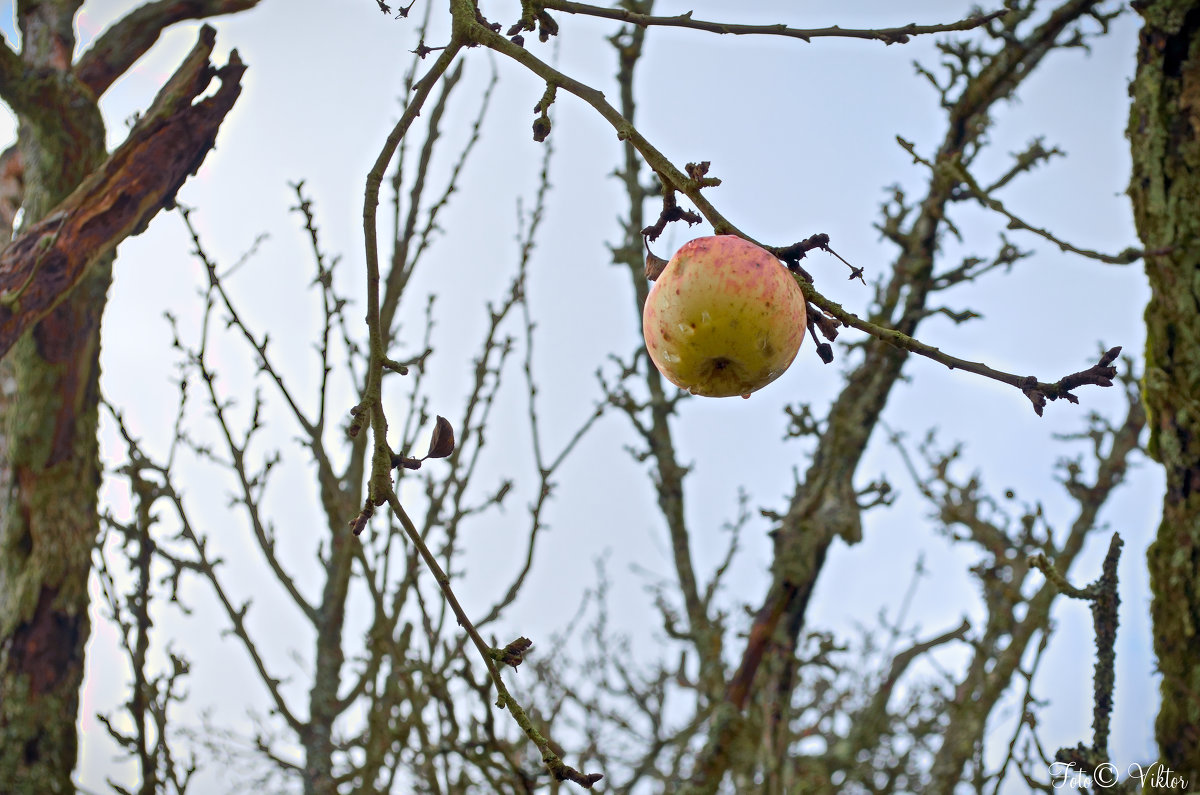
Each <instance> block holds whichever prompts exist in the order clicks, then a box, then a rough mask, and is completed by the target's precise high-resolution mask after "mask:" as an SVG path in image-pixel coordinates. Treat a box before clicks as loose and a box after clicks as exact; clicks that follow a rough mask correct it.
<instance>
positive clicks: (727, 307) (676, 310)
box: [642, 235, 805, 398]
mask: <svg viewBox="0 0 1200 795" xmlns="http://www.w3.org/2000/svg"><path fill="white" fill-rule="evenodd" d="M804 328H805V309H804V294H803V293H802V292H801V291H800V286H799V285H798V284H796V280H795V278H794V277H793V276H792V273H791V271H789V270H788V269H787V268H786V267H785V266H784V264H783V263H782V262H780V261H779V260H778V259H776V258H775V256H774V255H772V254H771V253H770V252H768V251H766V250H765V249H763V248H761V247H759V246H756V245H754V244H753V243H750V242H747V241H745V240H743V239H742V238H740V237H737V236H735V235H717V236H713V237H701V238H698V239H696V240H693V241H691V242H690V243H685V244H684V245H683V247H682V248H680V249H679V250H678V251H676V252H675V256H673V257H671V261H670V262H668V263H667V266H666V268H664V269H663V272H662V274H661V275H660V276H659V277H658V279H657V280H656V281H655V282H654V287H652V288H651V289H650V295H649V296H648V297H647V298H646V307H645V310H644V311H643V313H642V333H643V335H644V336H645V338H646V350H647V351H649V352H650V358H651V359H652V360H653V361H654V365H655V366H656V367H657V368H658V371H659V372H660V373H662V374H663V375H664V376H666V378H667V380H668V381H670V382H671V383H673V384H675V385H676V386H678V387H681V388H683V389H686V390H688V391H689V392H691V393H692V394H693V395H703V396H705V397H731V396H733V395H741V396H742V397H744V398H748V397H750V393H751V392H754V391H756V390H759V389H762V388H763V387H764V386H766V385H767V384H769V383H771V382H772V381H774V380H775V379H776V378H778V377H779V376H780V375H782V374H783V372H784V371H785V370H787V368H788V366H789V365H791V363H792V360H793V359H795V358H796V352H797V351H798V350H800V341H801V340H803V339H804Z"/></svg>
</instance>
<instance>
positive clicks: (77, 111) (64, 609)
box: [0, 0, 111, 793]
mask: <svg viewBox="0 0 1200 795" xmlns="http://www.w3.org/2000/svg"><path fill="white" fill-rule="evenodd" d="M78 6H79V2H78V0H74V1H72V0H65V1H64V0H59V1H58V2H43V3H37V4H35V3H29V4H23V6H22V7H21V8H20V10H19V18H18V22H19V24H20V27H21V38H22V57H23V60H24V61H25V63H26V64H29V65H31V66H34V67H38V68H41V69H47V70H52V74H53V75H54V82H55V83H56V84H57V89H58V90H57V91H56V92H54V93H53V95H51V96H47V97H46V98H47V100H48V101H46V102H45V103H44V104H41V105H40V106H37V107H35V108H29V109H23V110H24V112H21V111H18V120H19V128H18V129H19V132H18V136H19V138H18V148H19V151H20V155H21V160H22V163H23V164H24V169H25V174H24V183H25V194H24V201H23V203H22V206H23V208H24V210H25V218H24V223H23V226H26V227H28V226H31V225H32V223H33V222H34V221H37V220H39V219H40V218H41V217H42V216H43V215H45V214H46V213H47V212H48V211H49V210H50V209H51V208H52V207H54V206H55V205H56V204H58V202H59V201H61V200H62V199H63V198H65V197H66V196H67V194H69V193H70V192H71V190H72V189H73V188H75V186H76V185H78V184H79V183H80V182H81V181H82V180H83V179H84V177H86V176H87V175H88V173H89V172H91V171H92V169H93V168H95V167H96V166H97V165H99V164H100V162H101V161H102V159H103V157H104V124H103V121H102V120H101V117H100V111H99V108H98V107H97V104H96V100H95V98H94V97H93V96H91V92H89V91H87V89H86V88H84V86H83V85H82V84H80V83H79V82H78V81H77V80H76V79H75V78H74V77H73V76H72V75H71V72H70V68H71V55H72V53H73V52H74V47H75V36H74V27H73V26H74V18H75V12H76V11H77V10H78ZM110 266H111V260H110V261H108V262H104V263H99V264H98V265H97V266H96V267H93V268H92V269H91V270H90V271H89V273H88V274H87V276H85V277H84V279H83V281H82V282H80V283H79V284H78V285H77V286H76V288H75V289H74V290H73V291H72V293H71V294H70V295H69V296H68V297H67V298H66V299H65V300H63V301H62V302H60V303H59V304H58V306H57V307H55V308H54V309H53V310H52V311H51V312H50V314H48V315H46V316H45V317H44V318H43V319H42V320H41V321H40V322H39V323H38V324H37V325H35V326H34V327H33V328H31V329H30V330H29V331H28V332H26V333H25V334H23V335H22V336H21V338H20V339H19V340H18V341H17V342H16V344H15V345H14V346H13V348H12V350H11V351H10V352H9V354H8V364H9V367H10V368H11V369H10V370H9V371H8V372H7V373H5V375H6V380H5V382H4V383H3V384H0V395H2V396H3V397H2V398H0V401H2V402H0V418H2V420H3V424H2V425H0V428H2V429H3V430H2V433H3V435H4V439H3V443H2V445H3V452H4V453H5V457H4V460H3V461H0V467H2V468H3V469H4V475H5V477H4V486H5V490H4V493H3V494H0V561H2V563H0V735H2V736H3V737H4V742H3V743H0V781H4V782H6V786H11V787H12V788H13V791H15V792H38V793H42V792H46V793H57V792H74V787H73V786H72V784H71V772H72V771H73V770H74V769H75V760H76V751H77V739H76V729H75V716H76V714H77V712H78V707H79V688H80V685H81V684H82V681H83V650H84V645H85V644H86V643H87V638H88V633H89V631H90V625H89V622H88V612H87V609H88V596H87V582H88V574H89V572H90V569H91V553H92V547H93V545H94V543H95V540H96V535H97V532H98V519H97V512H96V490H97V487H98V486H99V484H100V463H99V457H98V449H97V441H96V424H97V416H98V411H97V406H98V397H99V374H100V373H99V352H100V314H101V311H102V309H103V306H104V299H105V293H106V292H107V290H108V283H109V276H110V273H111V267H110Z"/></svg>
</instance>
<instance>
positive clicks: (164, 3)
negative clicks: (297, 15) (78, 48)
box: [74, 0, 259, 97]
mask: <svg viewBox="0 0 1200 795" xmlns="http://www.w3.org/2000/svg"><path fill="white" fill-rule="evenodd" d="M258 2H259V0H157V1H156V2H153V3H147V4H145V5H142V6H138V7H137V8H136V9H134V10H133V11H131V12H129V13H128V14H126V15H125V16H124V17H122V18H121V19H120V20H118V21H117V22H116V23H114V24H113V25H112V26H111V27H109V28H108V30H106V31H104V33H102V34H100V37H99V38H97V39H96V40H95V41H94V42H93V43H92V46H91V47H89V48H88V50H87V52H85V53H83V55H81V56H80V57H79V60H78V61H77V62H76V64H75V69H74V72H75V77H76V78H77V79H78V80H79V81H80V82H82V83H83V84H84V85H86V86H87V87H88V88H89V89H91V91H92V93H93V94H95V95H96V96H97V97H99V96H102V95H103V94H104V92H105V91H107V90H108V88H109V86H111V85H112V84H113V83H114V82H115V81H116V80H117V78H119V77H120V76H121V75H123V74H125V72H127V71H128V70H129V67H131V66H133V65H134V64H135V63H137V61H138V59H139V58H141V57H142V56H143V55H145V54H146V53H147V52H148V51H149V50H150V48H151V47H153V46H154V44H155V42H157V41H158V37H159V36H160V35H161V34H162V32H163V31H164V30H166V28H168V27H170V26H171V25H174V24H175V23H176V22H182V21H183V20H185V19H205V18H207V17H215V16H220V15H222V14H233V13H236V12H238V11H245V10H246V9H249V8H253V7H254V6H256V5H258Z"/></svg>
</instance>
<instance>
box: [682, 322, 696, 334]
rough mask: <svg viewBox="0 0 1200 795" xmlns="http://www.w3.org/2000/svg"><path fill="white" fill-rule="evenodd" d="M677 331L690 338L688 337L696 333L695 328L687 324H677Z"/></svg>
mask: <svg viewBox="0 0 1200 795" xmlns="http://www.w3.org/2000/svg"><path fill="white" fill-rule="evenodd" d="M679 331H680V332H682V333H683V334H686V335H688V336H689V337H690V336H692V335H693V334H695V333H696V327H695V326H689V325H688V324H687V323H680V324H679Z"/></svg>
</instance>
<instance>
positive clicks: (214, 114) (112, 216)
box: [0, 26, 245, 355]
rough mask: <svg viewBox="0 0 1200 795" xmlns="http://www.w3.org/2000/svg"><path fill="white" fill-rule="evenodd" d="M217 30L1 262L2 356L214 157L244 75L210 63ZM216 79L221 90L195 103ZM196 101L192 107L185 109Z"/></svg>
mask: <svg viewBox="0 0 1200 795" xmlns="http://www.w3.org/2000/svg"><path fill="white" fill-rule="evenodd" d="M215 41H216V32H215V31H214V30H213V29H212V28H210V27H207V26H206V27H205V28H204V29H203V30H202V31H201V37H200V42H199V43H198V44H197V45H196V47H195V48H194V49H193V50H192V52H191V54H190V55H189V56H188V58H187V61H186V62H185V63H184V64H183V66H182V67H180V69H179V71H177V72H176V73H175V76H174V77H172V78H171V80H170V82H168V83H167V85H166V86H164V87H163V89H162V91H161V92H160V93H159V95H158V98H157V99H156V100H155V102H154V105H153V106H151V108H150V110H149V112H147V113H146V114H145V115H144V116H143V117H142V118H141V119H140V120H139V121H138V123H137V125H136V126H135V127H134V128H133V131H132V132H131V133H130V135H129V138H128V139H126V141H125V142H124V143H123V144H122V145H121V146H120V148H118V149H117V150H116V151H115V152H113V154H112V155H111V156H110V157H109V158H108V159H107V160H106V161H105V162H104V163H103V165H102V166H101V167H100V168H98V169H96V170H95V171H94V172H93V173H92V174H91V175H90V176H88V178H87V179H85V180H84V181H83V183H82V184H81V185H79V187H78V188H76V189H75V190H74V191H73V192H72V193H71V194H70V195H69V196H67V198H66V199H64V200H63V201H62V202H61V203H60V204H59V205H58V206H57V207H55V208H54V209H53V210H52V211H50V212H49V213H48V214H46V216H45V217H44V218H42V220H40V221H38V222H37V223H36V224H33V225H32V226H31V227H29V228H28V230H27V231H26V232H24V233H23V234H21V235H20V236H19V237H18V238H17V239H16V240H14V241H13V242H12V244H11V245H9V247H8V248H7V249H5V250H4V252H3V254H0V355H3V354H4V353H6V352H7V351H8V349H9V348H11V347H12V345H13V343H14V342H15V341H16V340H17V338H18V337H19V336H20V335H21V333H22V332H24V331H25V330H26V329H27V328H29V326H31V325H32V324H33V323H34V322H36V321H37V320H38V319H40V318H41V317H43V316H44V315H45V313H46V312H48V311H49V310H50V309H51V307H53V306H54V305H55V304H56V303H57V302H58V300H59V299H60V298H61V297H62V296H64V295H65V294H66V293H67V292H68V291H69V290H70V289H71V288H72V287H73V286H75V285H76V284H77V283H78V282H79V281H80V280H81V279H82V278H83V276H84V274H86V273H87V271H88V268H89V266H90V265H91V264H92V263H94V262H96V261H98V260H99V259H101V258H102V257H105V256H106V255H108V254H109V253H110V252H111V251H112V250H113V248H115V247H116V245H117V243H119V242H120V241H122V240H124V239H125V238H126V237H128V236H130V235H131V234H137V233H138V232H140V231H141V230H143V229H145V227H146V224H148V223H149V222H150V219H151V218H153V217H154V216H155V215H156V214H157V213H158V211H159V210H161V209H163V208H164V207H170V206H171V205H172V204H173V202H174V198H175V193H176V191H177V190H178V189H179V187H180V186H181V185H183V182H184V181H185V180H186V179H187V178H188V176H189V175H191V174H194V173H195V171H196V169H197V168H199V166H200V163H201V162H203V160H204V156H205V154H207V153H208V151H209V150H210V149H212V147H213V144H214V142H215V141H216V137H217V130H218V128H219V127H220V125H221V122H222V121H223V120H224V118H225V114H226V113H228V112H229V110H230V108H232V107H233V103H234V101H235V100H236V99H237V97H238V94H239V93H240V92H241V84H240V82H239V80H240V78H241V74H242V72H243V71H245V67H244V66H243V65H242V63H241V61H240V60H239V59H238V56H237V51H234V52H233V53H232V54H231V55H230V59H229V64H228V65H227V66H225V67H223V68H221V69H214V68H213V66H212V64H210V63H209V61H208V56H209V54H210V53H211V52H212V47H213V44H214V43H215ZM214 76H217V77H220V79H221V81H222V82H221V87H220V89H219V90H218V91H217V92H216V94H214V95H213V96H211V97H208V98H206V99H204V100H202V101H199V102H196V99H197V98H198V97H199V96H200V95H201V94H202V92H203V91H204V89H205V88H206V87H207V86H208V84H209V82H210V81H211V80H212V78H213V77H214ZM193 102H196V104H192V103H193Z"/></svg>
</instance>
